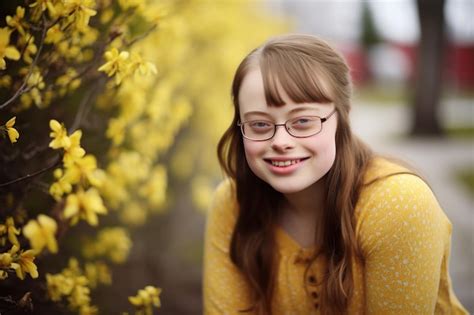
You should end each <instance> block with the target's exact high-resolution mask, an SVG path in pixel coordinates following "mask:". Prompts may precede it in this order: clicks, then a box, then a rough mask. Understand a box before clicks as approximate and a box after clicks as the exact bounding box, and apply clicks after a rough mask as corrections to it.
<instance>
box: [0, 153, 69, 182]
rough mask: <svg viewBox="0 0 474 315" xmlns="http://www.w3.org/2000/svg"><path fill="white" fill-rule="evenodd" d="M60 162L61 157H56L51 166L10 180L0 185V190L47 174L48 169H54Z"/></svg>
mask: <svg viewBox="0 0 474 315" xmlns="http://www.w3.org/2000/svg"><path fill="white" fill-rule="evenodd" d="M60 162H61V156H60V155H58V156H56V157H55V161H54V163H52V164H51V165H49V166H47V167H45V168H43V169H40V170H38V171H36V172H34V173H31V174H27V175H25V176H22V177H19V178H16V179H13V180H11V181H9V182H5V183H1V184H0V188H2V187H6V186H10V185H12V184H15V183H18V182H21V181H24V180H27V179H29V178H32V177H36V176H38V175H41V174H43V173H44V172H47V171H49V170H50V169H52V168H55V167H56V166H58V164H59V163H60Z"/></svg>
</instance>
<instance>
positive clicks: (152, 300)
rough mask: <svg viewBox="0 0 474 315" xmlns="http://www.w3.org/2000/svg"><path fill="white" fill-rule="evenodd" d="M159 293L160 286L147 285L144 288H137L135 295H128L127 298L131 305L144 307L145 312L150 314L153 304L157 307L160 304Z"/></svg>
mask: <svg viewBox="0 0 474 315" xmlns="http://www.w3.org/2000/svg"><path fill="white" fill-rule="evenodd" d="M160 293H161V289H160V288H156V287H153V286H150V285H148V286H146V287H145V288H144V289H142V290H138V294H137V295H136V296H129V297H128V300H129V301H130V303H132V304H133V305H135V306H138V307H140V308H142V309H145V314H152V308H153V306H155V307H157V308H158V307H160V306H161V301H160V297H159V296H160Z"/></svg>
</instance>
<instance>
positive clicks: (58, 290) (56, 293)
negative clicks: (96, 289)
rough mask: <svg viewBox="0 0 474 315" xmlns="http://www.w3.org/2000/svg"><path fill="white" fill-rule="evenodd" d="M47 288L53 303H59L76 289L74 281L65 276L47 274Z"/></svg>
mask: <svg viewBox="0 0 474 315" xmlns="http://www.w3.org/2000/svg"><path fill="white" fill-rule="evenodd" d="M46 286H47V288H48V295H49V298H50V299H51V300H52V301H55V302H58V301H60V300H61V298H62V297H63V296H64V295H66V296H67V295H69V294H71V292H72V289H73V288H74V280H73V279H71V278H70V277H66V276H65V275H63V274H61V273H59V274H55V275H52V274H49V273H47V274H46Z"/></svg>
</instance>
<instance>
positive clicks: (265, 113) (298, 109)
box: [243, 106, 319, 118]
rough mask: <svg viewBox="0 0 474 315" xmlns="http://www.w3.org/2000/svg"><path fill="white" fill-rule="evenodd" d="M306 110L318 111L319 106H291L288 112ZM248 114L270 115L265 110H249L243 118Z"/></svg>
mask: <svg viewBox="0 0 474 315" xmlns="http://www.w3.org/2000/svg"><path fill="white" fill-rule="evenodd" d="M306 110H316V111H318V112H319V108H318V107H309V106H298V107H296V108H293V109H292V110H290V111H289V112H288V114H293V113H297V112H302V111H306ZM250 115H263V116H267V117H271V115H270V114H269V113H267V112H262V111H258V110H257V111H251V112H246V113H244V115H243V116H244V118H245V117H248V116H250Z"/></svg>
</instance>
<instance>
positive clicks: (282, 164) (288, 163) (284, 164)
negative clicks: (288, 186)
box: [264, 157, 309, 167]
mask: <svg viewBox="0 0 474 315" xmlns="http://www.w3.org/2000/svg"><path fill="white" fill-rule="evenodd" d="M307 159H309V158H307V157H306V158H302V159H294V160H284V161H276V160H271V159H264V161H265V162H267V163H268V164H271V165H273V166H276V167H288V166H291V165H295V164H298V163H300V162H302V161H304V160H307Z"/></svg>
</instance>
